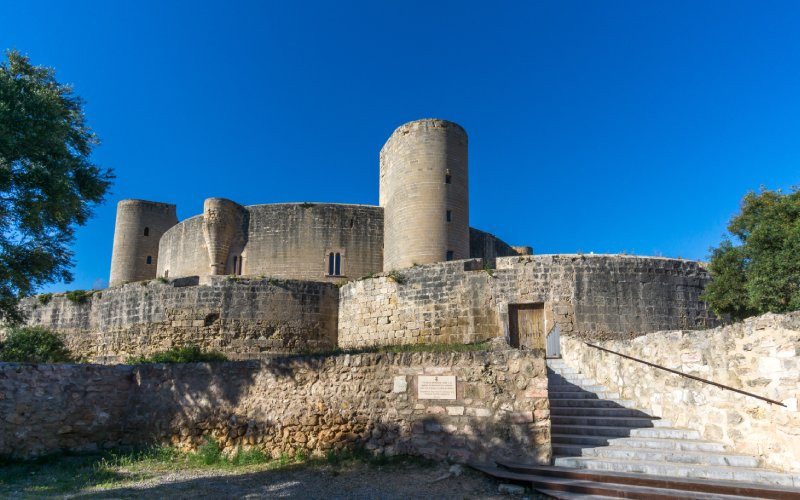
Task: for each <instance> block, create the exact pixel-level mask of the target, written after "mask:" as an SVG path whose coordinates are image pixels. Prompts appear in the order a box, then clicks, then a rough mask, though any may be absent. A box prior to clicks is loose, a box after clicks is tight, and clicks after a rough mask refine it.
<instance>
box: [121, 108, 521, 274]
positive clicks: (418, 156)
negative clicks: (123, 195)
mask: <svg viewBox="0 0 800 500" xmlns="http://www.w3.org/2000/svg"><path fill="white" fill-rule="evenodd" d="M467 156H468V155H467V134H466V132H465V131H464V129H463V128H461V127H460V126H459V125H457V124H455V123H452V122H448V121H444V120H419V121H414V122H411V123H407V124H405V125H403V126H401V127H400V128H398V129H397V130H395V132H394V133H393V134H392V136H391V137H390V138H389V140H388V141H387V142H386V145H385V146H384V147H383V149H382V150H381V153H380V206H377V207H376V206H367V205H342V204H327V203H326V204H318V203H313V204H312V203H286V204H273V205H254V206H249V207H243V206H241V205H238V204H236V203H234V202H232V201H230V200H225V199H221V198H210V199H208V200H206V201H205V203H204V206H203V213H202V214H201V215H198V216H195V217H191V218H189V219H187V220H185V221H182V222H178V220H177V218H176V216H175V206H174V205H168V204H164V203H155V202H150V201H142V200H123V201H121V202H119V205H118V207H117V222H116V227H115V231H114V250H113V255H112V261H111V277H110V279H109V284H110V286H112V287H113V286H116V285H120V284H123V283H126V282H134V281H141V280H146V279H153V278H156V277H164V278H176V277H185V276H207V275H212V276H213V275H247V276H259V275H266V276H272V277H276V278H286V279H299V280H310V281H333V282H340V281H342V280H346V279H354V278H360V277H362V276H366V275H369V274H374V273H379V272H381V271H384V270H386V271H389V270H395V269H400V268H406V267H411V266H413V265H422V264H431V263H435V262H441V261H446V260H460V259H467V258H470V257H472V258H483V259H489V260H491V261H494V258H495V257H497V256H509V255H517V254H529V253H530V249H527V248H514V247H510V246H509V245H507V244H506V243H504V242H502V241H501V240H498V239H497V238H495V237H494V236H493V235H490V234H487V233H484V232H482V231H478V230H476V229H472V228H470V227H469V197H468V168H467V165H468V162H467Z"/></svg>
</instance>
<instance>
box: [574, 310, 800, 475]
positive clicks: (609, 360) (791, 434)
mask: <svg viewBox="0 0 800 500" xmlns="http://www.w3.org/2000/svg"><path fill="white" fill-rule="evenodd" d="M561 344H562V346H561V353H562V356H563V357H564V361H566V362H567V363H568V364H569V365H571V366H573V367H575V368H578V369H580V371H581V372H582V373H584V374H586V375H587V376H589V377H591V378H593V379H595V380H596V381H597V382H599V383H600V384H602V385H605V386H606V387H608V388H610V389H612V390H616V391H619V392H620V394H621V395H622V397H623V398H624V399H631V400H634V401H635V403H636V405H637V407H639V408H643V409H647V410H649V411H651V412H652V413H653V414H654V415H657V416H660V417H664V418H667V419H669V420H671V421H672V422H673V423H674V424H675V425H676V426H679V427H688V428H692V429H696V430H698V431H700V432H701V433H702V435H703V436H704V437H706V438H707V439H710V440H715V441H722V442H724V443H725V444H726V445H728V446H729V447H730V448H731V449H732V450H734V451H736V452H739V453H744V454H751V455H755V456H759V457H761V458H762V459H763V460H764V461H765V463H766V464H767V465H769V466H772V467H775V468H778V469H783V470H789V471H800V413H798V399H800V312H796V313H791V314H786V315H774V314H765V315H763V316H759V317H755V318H750V319H748V320H745V321H744V322H741V323H736V324H733V325H730V326H725V327H720V328H715V329H713V330H704V331H694V332H688V331H670V332H657V333H651V334H649V335H645V336H642V337H639V338H636V339H633V340H628V341H608V342H600V343H598V344H599V345H600V346H601V347H605V348H607V349H611V350H613V351H616V352H620V353H622V354H626V355H628V356H633V357H635V358H638V359H642V360H645V361H648V362H651V363H655V364H657V365H661V366H665V367H667V368H671V369H673V370H678V371H682V372H684V373H688V374H691V375H695V376H697V377H701V378H703V379H706V380H711V381H714V382H718V383H720V384H724V385H728V386H731V387H734V388H737V389H742V390H744V391H747V392H751V393H754V394H758V395H761V396H764V397H767V398H770V399H774V400H777V401H781V402H783V403H784V404H785V405H786V408H784V407H781V406H777V405H773V404H770V403H767V402H764V401H761V400H759V399H756V398H753V397H749V396H745V395H742V394H739V393H736V392H733V391H730V390H725V389H721V388H718V387H715V386H713V385H709V384H705V383H702V382H699V381H695V380H692V379H689V378H686V377H682V376H679V375H675V374H671V373H669V372H666V371H664V370H659V369H656V368H653V367H650V366H647V365H644V364H642V363H637V362H635V361H632V360H628V359H625V358H622V357H620V356H617V355H615V354H610V353H606V352H603V351H600V350H598V349H594V348H591V347H589V346H587V345H586V344H585V343H583V342H581V341H580V340H578V339H576V338H573V337H563V336H562V338H561Z"/></svg>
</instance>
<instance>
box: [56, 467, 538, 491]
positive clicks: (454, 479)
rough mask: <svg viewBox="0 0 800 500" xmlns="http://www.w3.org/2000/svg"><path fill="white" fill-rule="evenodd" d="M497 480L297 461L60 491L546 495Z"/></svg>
mask: <svg viewBox="0 0 800 500" xmlns="http://www.w3.org/2000/svg"><path fill="white" fill-rule="evenodd" d="M499 485H500V483H498V482H497V481H495V480H493V479H491V478H489V477H487V476H484V475H483V474H481V473H478V472H476V471H473V470H470V469H468V468H464V469H463V470H462V472H461V474H460V475H458V476H454V475H453V474H452V473H451V472H450V469H449V467H448V466H447V465H445V464H441V465H421V464H398V465H386V466H375V465H368V464H364V463H360V462H354V463H349V464H346V465H344V466H337V467H333V466H327V465H319V464H316V465H297V466H291V467H284V468H281V469H276V470H261V471H258V470H256V471H238V472H233V471H231V472H220V471H203V470H194V471H181V472H168V473H165V474H163V475H160V476H156V477H153V478H149V479H147V480H145V481H141V482H137V483H127V484H125V485H124V486H117V487H111V488H108V489H103V490H94V491H86V490H84V491H83V492H80V493H76V494H71V495H66V497H68V498H159V499H165V498H215V499H217V498H237V499H238V498H247V499H254V498H303V499H387V500H388V499H398V500H400V499H404V500H405V499H415V498H419V499H450V498H453V499H508V498H530V499H540V498H547V497H543V496H540V495H537V494H535V493H532V492H531V491H530V490H526V491H525V492H524V493H523V494H516V495H508V494H503V493H499V492H498V486H499Z"/></svg>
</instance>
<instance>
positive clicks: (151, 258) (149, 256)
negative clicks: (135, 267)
mask: <svg viewBox="0 0 800 500" xmlns="http://www.w3.org/2000/svg"><path fill="white" fill-rule="evenodd" d="M147 263H148V264H152V263H153V257H152V256H151V255H148V256H147Z"/></svg>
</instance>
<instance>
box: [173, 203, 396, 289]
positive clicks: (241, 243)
mask: <svg viewBox="0 0 800 500" xmlns="http://www.w3.org/2000/svg"><path fill="white" fill-rule="evenodd" d="M241 210H242V212H243V215H242V218H243V220H242V225H243V227H241V228H238V227H237V228H236V231H233V232H231V234H229V235H228V237H227V239H225V238H223V239H225V241H224V243H226V244H227V247H226V249H225V252H224V254H225V256H224V262H225V264H224V266H220V269H221V270H222V271H223V272H221V273H220V274H243V275H248V276H270V277H275V278H285V279H299V280H310V281H330V282H340V281H342V280H343V279H349V278H358V277H361V276H365V275H367V274H370V273H374V272H379V271H380V270H381V269H382V266H383V209H382V208H380V207H373V206H367V205H341V204H331V203H280V204H273V205H252V206H248V207H241ZM204 225H207V224H206V223H205V220H204V216H203V215H198V216H195V217H191V218H189V219H186V220H185V221H183V222H181V223H179V224H177V225H176V226H175V227H173V228H171V229H170V230H169V231H167V232H166V233H165V234H164V237H163V238H162V239H161V244H160V246H159V264H158V276H162V277H163V276H164V275H165V273H168V275H169V277H177V276H205V275H209V274H211V266H210V258H209V252H208V242H207V241H206V240H207V238H206V237H204V232H206V233H208V232H209V230H208V228H205V227H204ZM217 239H219V238H217ZM228 240H230V241H228ZM220 244H221V243H220V242H216V240H215V245H216V246H219V245H220ZM331 252H333V253H339V254H340V255H341V259H342V260H341V262H342V269H341V271H342V273H341V274H342V276H331V275H330V274H329V272H328V271H329V270H328V255H329V254H330V253H331ZM217 253H220V252H219V251H217ZM234 257H235V258H237V259H238V258H241V259H242V265H241V273H239V272H238V270H237V269H234V263H235V262H236V261H235V260H234ZM223 267H224V269H223Z"/></svg>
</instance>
